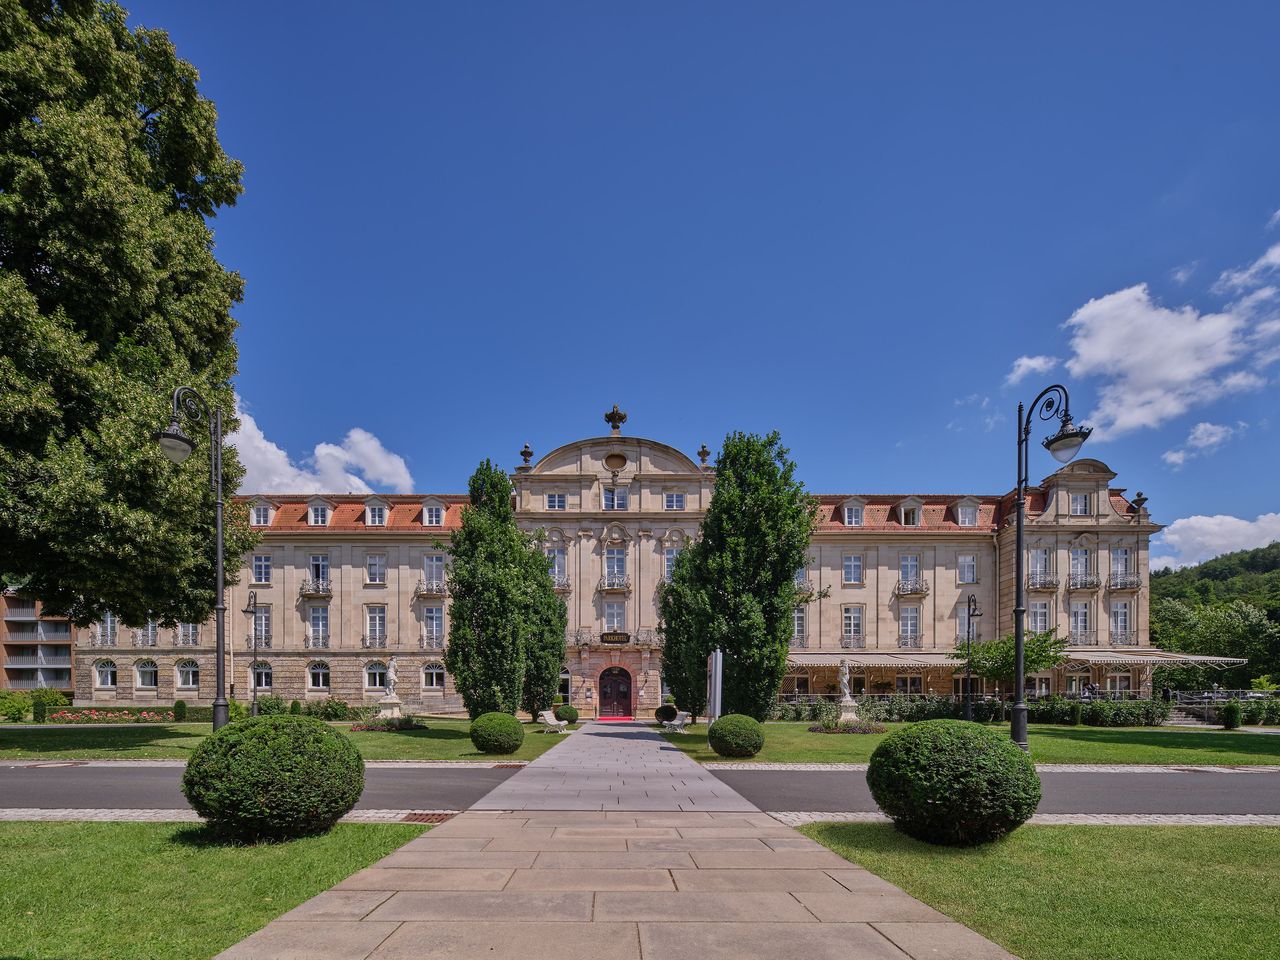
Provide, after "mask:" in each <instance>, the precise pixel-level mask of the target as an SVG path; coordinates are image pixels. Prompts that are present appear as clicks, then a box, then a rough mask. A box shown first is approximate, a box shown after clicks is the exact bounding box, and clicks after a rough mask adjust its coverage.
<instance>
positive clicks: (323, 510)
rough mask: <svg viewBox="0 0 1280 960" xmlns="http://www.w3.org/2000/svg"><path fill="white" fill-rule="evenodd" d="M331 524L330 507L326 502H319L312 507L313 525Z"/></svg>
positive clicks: (323, 525)
mask: <svg viewBox="0 0 1280 960" xmlns="http://www.w3.org/2000/svg"><path fill="white" fill-rule="evenodd" d="M328 525H329V508H328V507H326V506H324V504H317V505H316V506H314V507H312V508H311V526H313V527H325V526H328Z"/></svg>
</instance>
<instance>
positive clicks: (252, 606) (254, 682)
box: [240, 590, 258, 717]
mask: <svg viewBox="0 0 1280 960" xmlns="http://www.w3.org/2000/svg"><path fill="white" fill-rule="evenodd" d="M240 612H241V613H243V614H244V615H245V616H246V617H247V618H249V635H250V636H251V637H252V638H253V661H252V662H251V663H250V664H249V687H250V692H251V695H252V697H253V703H252V705H251V706H250V707H249V716H251V717H256V716H257V715H258V673H257V671H258V625H257V624H256V623H254V622H253V617H255V616H256V615H257V613H258V591H257V590H250V591H249V600H248V601H247V602H246V603H245V605H244V609H243V610H241V611H240Z"/></svg>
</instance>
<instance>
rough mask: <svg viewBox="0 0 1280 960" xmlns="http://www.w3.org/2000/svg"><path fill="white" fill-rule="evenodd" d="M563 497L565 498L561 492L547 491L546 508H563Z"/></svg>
mask: <svg viewBox="0 0 1280 960" xmlns="http://www.w3.org/2000/svg"><path fill="white" fill-rule="evenodd" d="M564 499H565V498H564V494H563V493H548V494H547V509H548V510H563V509H564V508H565V503H564Z"/></svg>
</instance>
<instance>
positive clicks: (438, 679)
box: [422, 663, 444, 690]
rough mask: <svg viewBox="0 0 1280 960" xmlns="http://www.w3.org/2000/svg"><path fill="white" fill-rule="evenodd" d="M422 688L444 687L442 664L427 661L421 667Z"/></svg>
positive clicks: (441, 688)
mask: <svg viewBox="0 0 1280 960" xmlns="http://www.w3.org/2000/svg"><path fill="white" fill-rule="evenodd" d="M422 689H423V690H443V689H444V664H443V663H428V664H427V665H426V666H424V667H423V668H422Z"/></svg>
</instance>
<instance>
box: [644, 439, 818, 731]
mask: <svg viewBox="0 0 1280 960" xmlns="http://www.w3.org/2000/svg"><path fill="white" fill-rule="evenodd" d="M816 523H817V507H816V505H815V503H814V502H813V501H812V500H811V499H810V497H809V496H808V495H807V494H806V493H805V491H804V485H803V484H802V483H800V481H798V480H797V479H796V478H795V464H794V463H793V462H792V461H791V460H790V459H789V457H788V451H787V450H786V448H785V447H783V446H782V440H781V438H780V437H779V435H778V434H777V433H776V432H775V433H771V434H769V435H768V436H766V437H760V436H757V435H754V434H745V433H732V434H730V435H729V436H728V437H726V438H725V441H724V446H723V448H722V449H721V451H720V455H719V457H718V458H717V460H716V485H715V489H714V491H713V492H712V495H711V503H710V504H709V505H708V507H707V514H706V517H704V518H703V521H702V527H701V535H700V537H699V538H698V540H697V541H696V542H694V543H693V544H691V545H690V546H689V547H688V548H687V549H686V550H685V551H684V552H683V553H682V554H681V556H680V557H679V558H678V560H677V561H676V564H675V569H674V570H673V571H672V579H671V582H670V583H668V584H666V585H665V586H664V588H663V590H662V592H661V595H660V600H659V604H660V611H661V615H662V621H663V636H664V645H663V672H664V675H665V677H666V680H667V683H668V685H669V686H670V687H671V689H672V691H673V693H674V694H675V697H676V703H677V704H678V705H679V706H680V707H681V708H682V709H685V710H688V711H690V712H695V713H696V712H699V711H700V710H703V709H705V699H706V693H705V685H706V658H707V656H708V655H709V654H710V653H711V651H712V650H714V649H716V648H717V647H718V648H719V649H720V650H721V651H723V652H724V688H723V701H722V704H721V708H722V711H723V712H724V713H744V714H747V715H748V716H752V717H755V718H757V719H759V720H763V719H765V717H766V716H767V715H768V712H769V709H770V707H771V706H772V705H773V703H774V701H775V699H776V698H777V695H778V689H779V687H780V686H781V685H782V678H783V676H784V675H785V673H786V669H787V651H788V649H789V646H790V638H791V634H792V629H793V623H794V619H793V618H794V615H795V609H796V606H797V605H798V604H800V603H802V602H804V601H805V599H806V598H805V597H804V596H803V595H802V593H801V591H800V589H799V587H798V586H797V583H796V571H798V570H800V569H802V568H803V567H804V566H805V565H806V563H807V559H808V550H809V541H810V538H811V537H812V535H813V529H814V526H815V525H816Z"/></svg>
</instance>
